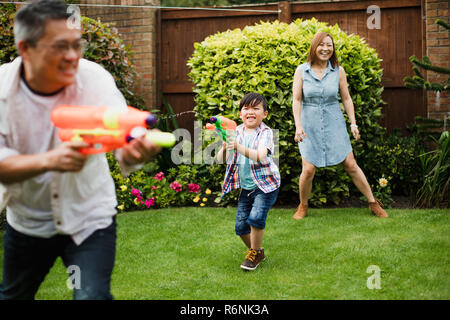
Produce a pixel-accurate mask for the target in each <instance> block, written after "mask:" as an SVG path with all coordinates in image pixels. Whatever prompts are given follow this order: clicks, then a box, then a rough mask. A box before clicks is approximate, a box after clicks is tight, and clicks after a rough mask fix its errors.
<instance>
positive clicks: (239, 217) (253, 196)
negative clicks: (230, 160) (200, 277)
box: [235, 188, 280, 236]
mask: <svg viewBox="0 0 450 320" xmlns="http://www.w3.org/2000/svg"><path fill="white" fill-rule="evenodd" d="M279 190H280V189H276V190H274V191H272V192H269V193H264V192H263V191H261V190H260V189H259V188H258V189H255V190H245V189H241V194H240V195H239V201H238V208H237V213H236V225H235V231H236V234H237V235H238V236H240V235H244V234H248V233H250V226H253V227H255V228H258V229H264V228H265V227H266V219H267V213H268V212H269V210H270V208H271V207H272V206H273V205H274V203H275V201H276V200H277V197H278V192H279Z"/></svg>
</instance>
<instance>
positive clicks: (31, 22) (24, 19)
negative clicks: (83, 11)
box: [14, 0, 71, 48]
mask: <svg viewBox="0 0 450 320" xmlns="http://www.w3.org/2000/svg"><path fill="white" fill-rule="evenodd" d="M68 6H69V5H68V4H67V3H65V2H64V1H62V0H36V1H33V2H32V3H30V4H27V5H25V6H23V7H22V8H20V9H19V11H17V14H16V17H15V19H14V40H15V44H16V48H18V46H17V45H18V43H19V41H21V40H25V41H26V42H27V43H28V44H29V45H30V46H33V47H34V46H36V44H37V42H38V41H39V39H40V38H42V36H43V35H44V32H45V22H46V21H47V20H61V19H67V18H69V17H70V16H71V14H70V13H68V10H67V8H68Z"/></svg>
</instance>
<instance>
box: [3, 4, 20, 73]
mask: <svg viewBox="0 0 450 320" xmlns="http://www.w3.org/2000/svg"><path fill="white" fill-rule="evenodd" d="M15 14H16V6H15V5H14V4H0V65H1V64H4V63H7V62H11V61H13V60H14V58H15V57H16V56H17V53H16V47H15V45H14V30H13V26H14V16H15Z"/></svg>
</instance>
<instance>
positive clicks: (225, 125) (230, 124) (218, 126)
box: [206, 116, 237, 142]
mask: <svg viewBox="0 0 450 320" xmlns="http://www.w3.org/2000/svg"><path fill="white" fill-rule="evenodd" d="M209 120H210V121H211V122H212V123H213V124H212V123H207V124H206V129H208V130H211V131H216V130H217V132H218V133H219V134H220V136H221V137H222V140H223V141H224V142H227V140H229V139H228V138H230V137H232V136H233V134H234V130H236V127H237V125H236V122H234V121H233V120H231V119H228V118H225V117H222V116H214V117H211V118H210V119H209Z"/></svg>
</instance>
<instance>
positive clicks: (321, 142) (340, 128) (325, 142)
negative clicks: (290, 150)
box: [298, 61, 352, 167]
mask: <svg viewBox="0 0 450 320" xmlns="http://www.w3.org/2000/svg"><path fill="white" fill-rule="evenodd" d="M298 68H299V69H300V70H301V71H302V79H303V88H302V109H301V110H302V111H301V123H302V126H303V129H304V130H305V134H306V138H305V139H303V142H299V143H298V147H299V149H300V154H301V155H302V157H304V158H305V159H306V160H308V161H309V162H311V163H312V164H313V165H314V166H316V167H327V166H333V165H336V164H338V163H341V162H343V161H344V160H345V158H346V157H347V155H348V154H349V153H350V152H351V151H352V146H351V144H350V138H349V136H348V132H347V126H346V123H345V119H344V115H343V114H342V110H341V108H340V106H339V100H338V92H339V67H338V66H335V67H334V68H333V67H332V66H331V63H330V62H329V61H328V66H327V69H326V70H325V74H324V75H323V77H322V80H319V79H318V78H317V77H316V75H315V74H314V71H313V70H312V69H311V65H310V64H309V63H304V64H302V65H300V66H299V67H298Z"/></svg>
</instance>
